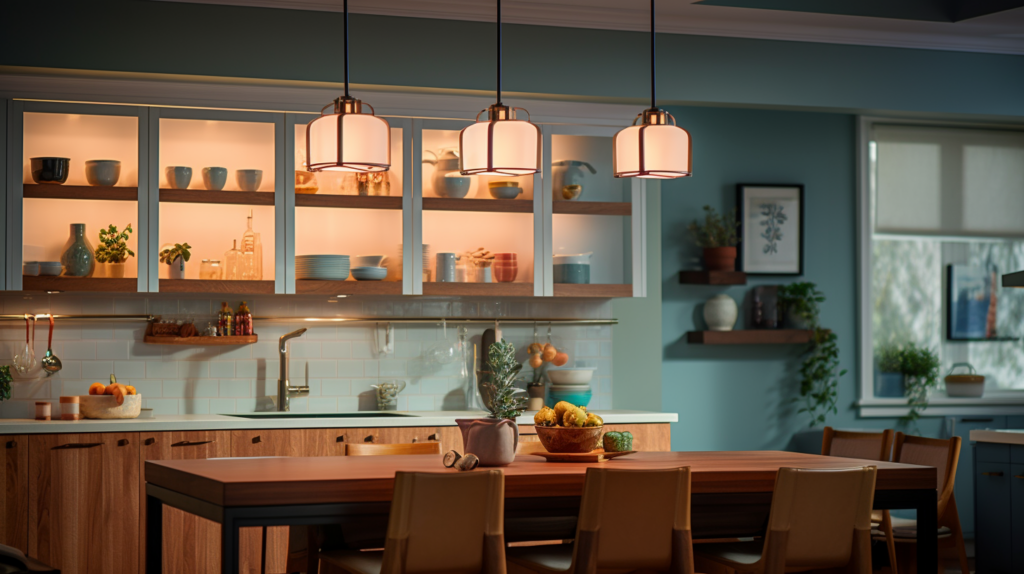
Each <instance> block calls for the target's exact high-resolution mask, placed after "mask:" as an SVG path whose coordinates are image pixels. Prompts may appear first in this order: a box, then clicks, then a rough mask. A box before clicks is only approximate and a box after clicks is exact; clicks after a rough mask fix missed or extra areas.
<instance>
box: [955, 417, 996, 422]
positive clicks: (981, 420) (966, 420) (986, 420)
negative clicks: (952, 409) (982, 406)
mask: <svg viewBox="0 0 1024 574" xmlns="http://www.w3.org/2000/svg"><path fill="white" fill-rule="evenodd" d="M994 420H995V419H991V418H989V419H960V422H962V423H990V422H992V421H994Z"/></svg>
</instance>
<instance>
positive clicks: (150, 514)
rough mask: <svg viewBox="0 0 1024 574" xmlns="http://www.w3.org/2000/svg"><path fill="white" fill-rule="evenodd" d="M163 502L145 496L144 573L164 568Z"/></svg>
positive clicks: (157, 571)
mask: <svg viewBox="0 0 1024 574" xmlns="http://www.w3.org/2000/svg"><path fill="white" fill-rule="evenodd" d="M163 528H164V503H163V502H162V501H161V500H160V499H159V498H157V497H155V496H147V497H146V574H160V573H162V572H163V568H164V557H163V552H164V535H163Z"/></svg>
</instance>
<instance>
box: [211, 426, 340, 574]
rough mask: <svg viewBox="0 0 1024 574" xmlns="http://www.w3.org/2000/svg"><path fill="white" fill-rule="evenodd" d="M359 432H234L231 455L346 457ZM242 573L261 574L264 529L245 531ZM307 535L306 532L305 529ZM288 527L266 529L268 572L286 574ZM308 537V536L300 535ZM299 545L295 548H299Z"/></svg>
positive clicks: (241, 549)
mask: <svg viewBox="0 0 1024 574" xmlns="http://www.w3.org/2000/svg"><path fill="white" fill-rule="evenodd" d="M355 430H357V429H281V430H238V431H231V456H234V457H238V456H344V455H345V441H344V439H343V440H338V439H339V437H344V436H346V434H347V433H350V432H352V431H355ZM241 530H242V531H241V535H240V542H239V546H240V549H239V553H240V556H239V559H238V562H239V571H240V572H243V573H252V574H259V573H260V560H261V553H262V549H263V543H262V539H261V537H262V535H263V529H262V528H242V529H241ZM302 532H304V529H303V530H302ZM288 538H289V527H287V526H271V527H268V528H267V563H266V572H270V573H274V574H278V573H282V572H287V571H288V570H287V564H288V548H289V544H288ZM301 538H303V539H304V538H305V534H304V533H303V534H301ZM296 546H298V545H294V544H293V545H292V547H296Z"/></svg>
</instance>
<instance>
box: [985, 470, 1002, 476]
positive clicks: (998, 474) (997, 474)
mask: <svg viewBox="0 0 1024 574" xmlns="http://www.w3.org/2000/svg"><path fill="white" fill-rule="evenodd" d="M981 476H1003V473H1002V471H1000V472H983V473H981Z"/></svg>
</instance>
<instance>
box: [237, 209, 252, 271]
mask: <svg viewBox="0 0 1024 574" xmlns="http://www.w3.org/2000/svg"><path fill="white" fill-rule="evenodd" d="M241 251H242V260H241V265H240V267H241V269H240V271H241V275H242V276H241V277H240V279H245V280H247V281H251V280H253V279H256V233H255V232H253V230H252V210H251V209H250V210H249V217H247V218H246V226H245V233H243V234H242V248H241Z"/></svg>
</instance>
